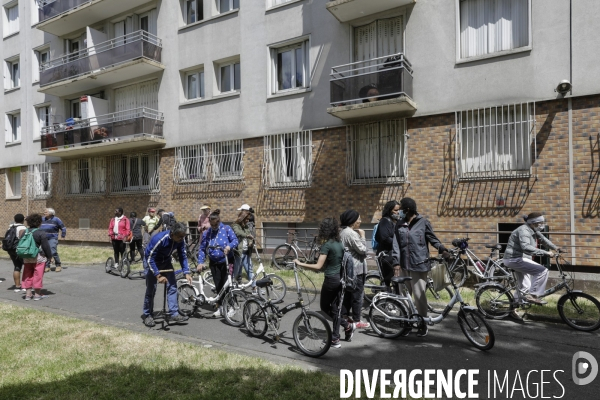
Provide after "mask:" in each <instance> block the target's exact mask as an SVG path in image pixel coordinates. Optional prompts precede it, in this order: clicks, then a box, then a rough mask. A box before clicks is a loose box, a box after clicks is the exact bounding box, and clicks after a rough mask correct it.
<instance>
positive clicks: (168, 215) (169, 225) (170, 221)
mask: <svg viewBox="0 0 600 400" xmlns="http://www.w3.org/2000/svg"><path fill="white" fill-rule="evenodd" d="M162 220H163V224H164V226H165V229H166V230H168V231H170V230H173V225H175V224H176V223H177V220H176V219H175V214H174V213H173V212H166V211H165V213H164V214H163V216H162Z"/></svg>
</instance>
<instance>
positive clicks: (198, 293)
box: [185, 274, 233, 305]
mask: <svg viewBox="0 0 600 400" xmlns="http://www.w3.org/2000/svg"><path fill="white" fill-rule="evenodd" d="M198 275H199V276H200V279H199V280H198V286H199V288H200V289H198V288H196V286H195V285H194V284H193V283H192V287H193V288H194V292H195V293H196V297H198V298H201V299H203V301H202V302H201V304H204V303H207V304H211V305H212V304H215V303H217V302H218V301H220V300H221V299H222V298H223V296H225V293H227V289H228V288H229V287H230V286H232V284H233V281H232V279H231V275H229V274H227V282H225V284H224V285H223V288H222V289H221V291H220V292H219V293H218V294H217V295H216V296H215V297H206V295H205V294H204V284H205V282H204V277H203V276H202V274H198ZM185 282H187V281H185ZM200 296H202V297H200Z"/></svg>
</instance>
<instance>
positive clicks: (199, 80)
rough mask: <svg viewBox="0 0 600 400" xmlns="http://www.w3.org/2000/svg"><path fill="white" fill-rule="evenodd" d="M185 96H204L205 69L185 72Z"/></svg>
mask: <svg viewBox="0 0 600 400" xmlns="http://www.w3.org/2000/svg"><path fill="white" fill-rule="evenodd" d="M185 98H186V99H187V100H194V99H203V98H204V70H197V71H189V72H186V73H185Z"/></svg>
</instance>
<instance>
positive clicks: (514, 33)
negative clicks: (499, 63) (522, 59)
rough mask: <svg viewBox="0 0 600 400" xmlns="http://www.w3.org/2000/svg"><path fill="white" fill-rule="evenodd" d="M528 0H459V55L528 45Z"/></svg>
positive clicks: (477, 54)
mask: <svg viewBox="0 0 600 400" xmlns="http://www.w3.org/2000/svg"><path fill="white" fill-rule="evenodd" d="M529 10H530V3H529V0H460V58H461V59H466V58H470V57H477V56H485V55H489V54H493V53H498V52H501V51H506V50H513V49H517V48H520V47H526V46H529V45H530V41H529V36H530V32H529V29H530V19H529Z"/></svg>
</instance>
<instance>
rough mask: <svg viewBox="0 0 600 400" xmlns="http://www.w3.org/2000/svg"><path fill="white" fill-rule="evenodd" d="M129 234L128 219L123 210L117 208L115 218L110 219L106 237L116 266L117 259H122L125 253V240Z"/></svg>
mask: <svg viewBox="0 0 600 400" xmlns="http://www.w3.org/2000/svg"><path fill="white" fill-rule="evenodd" d="M129 232H131V225H130V224H129V218H125V216H124V215H123V209H122V208H121V207H119V208H117V209H116V210H115V217H114V218H111V219H110V224H109V225H108V236H109V237H110V241H111V242H112V245H113V251H114V255H115V264H116V265H118V264H119V259H120V258H123V253H125V239H126V238H127V236H129Z"/></svg>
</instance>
